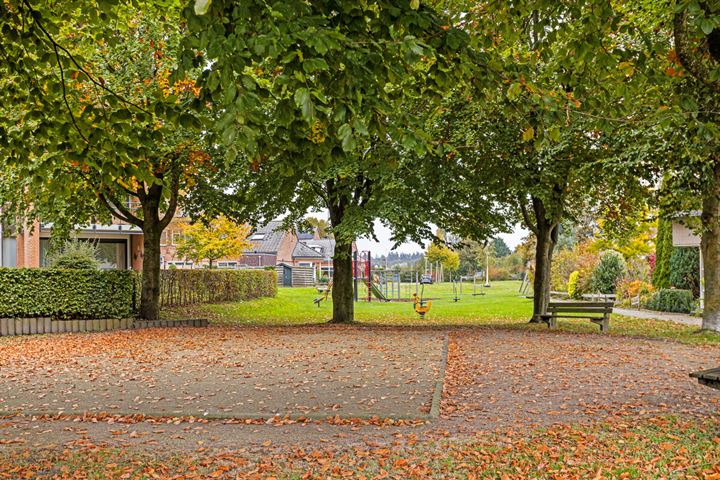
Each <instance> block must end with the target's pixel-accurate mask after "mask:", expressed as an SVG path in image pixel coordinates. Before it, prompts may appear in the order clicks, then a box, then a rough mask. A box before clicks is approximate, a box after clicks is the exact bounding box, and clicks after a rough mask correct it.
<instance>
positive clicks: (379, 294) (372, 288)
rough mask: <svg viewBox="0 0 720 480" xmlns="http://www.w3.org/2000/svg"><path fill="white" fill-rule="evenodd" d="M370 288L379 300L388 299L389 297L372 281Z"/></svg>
mask: <svg viewBox="0 0 720 480" xmlns="http://www.w3.org/2000/svg"><path fill="white" fill-rule="evenodd" d="M370 290H371V291H372V293H373V295H375V298H377V299H379V300H384V301H386V302H387V301H388V299H387V297H386V296H385V295H383V293H382V292H381V291H380V289H379V288H378V287H377V285H375V284H374V283H370Z"/></svg>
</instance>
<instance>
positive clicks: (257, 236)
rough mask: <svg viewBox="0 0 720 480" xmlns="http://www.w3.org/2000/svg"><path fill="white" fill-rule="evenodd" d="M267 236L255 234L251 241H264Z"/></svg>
mask: <svg viewBox="0 0 720 480" xmlns="http://www.w3.org/2000/svg"><path fill="white" fill-rule="evenodd" d="M264 239H265V234H264V233H254V234H253V235H252V237H250V240H264Z"/></svg>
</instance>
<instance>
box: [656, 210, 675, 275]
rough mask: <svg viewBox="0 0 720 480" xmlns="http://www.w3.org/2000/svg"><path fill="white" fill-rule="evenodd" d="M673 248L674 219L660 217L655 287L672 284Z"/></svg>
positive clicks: (657, 236)
mask: <svg viewBox="0 0 720 480" xmlns="http://www.w3.org/2000/svg"><path fill="white" fill-rule="evenodd" d="M672 250H673V244H672V221H670V220H668V219H665V218H660V221H659V222H658V229H657V235H656V237H655V269H654V270H653V276H652V283H653V286H655V288H667V287H669V286H670V258H671V257H672Z"/></svg>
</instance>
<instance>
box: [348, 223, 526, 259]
mask: <svg viewBox="0 0 720 480" xmlns="http://www.w3.org/2000/svg"><path fill="white" fill-rule="evenodd" d="M527 234H528V231H527V230H525V229H523V228H521V227H520V225H517V226H516V227H515V230H514V231H513V232H512V233H504V234H500V235H498V237H500V238H502V239H503V240H505V243H507V245H508V247H510V250H514V249H515V247H516V246H517V245H518V244H519V243H520V242H521V241H522V239H523V237H525V236H526V235H527ZM375 235H376V236H377V238H378V240H379V241H378V242H375V241H373V240H371V239H367V238H361V239H359V240H358V241H357V242H356V243H357V247H358V250H370V252H371V253H372V255H373V256H376V255H384V254H387V253H388V252H389V251H390V250H391V249H392V246H393V242H392V241H391V240H390V237H391V234H390V230H389V229H388V228H387V227H385V226H384V225H383V224H382V223H380V222H379V221H376V222H375ZM422 250H425V246H423V245H418V244H417V243H413V242H408V243H403V244H402V245H400V246H399V247H398V248H396V249H395V251H397V252H404V253H412V252H418V251H422Z"/></svg>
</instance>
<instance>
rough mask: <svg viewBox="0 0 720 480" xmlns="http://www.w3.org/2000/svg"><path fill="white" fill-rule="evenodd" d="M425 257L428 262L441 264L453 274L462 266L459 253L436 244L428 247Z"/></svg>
mask: <svg viewBox="0 0 720 480" xmlns="http://www.w3.org/2000/svg"><path fill="white" fill-rule="evenodd" d="M425 257H426V258H427V260H428V262H431V263H439V264H440V265H442V266H443V268H446V269H447V270H449V271H451V272H454V271H456V270H457V269H458V267H459V266H460V257H459V255H458V253H457V252H455V251H454V250H452V249H450V248H449V247H447V246H445V245H440V244H438V243H435V242H433V243H431V244H430V245H429V246H428V249H427V252H426V254H425Z"/></svg>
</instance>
